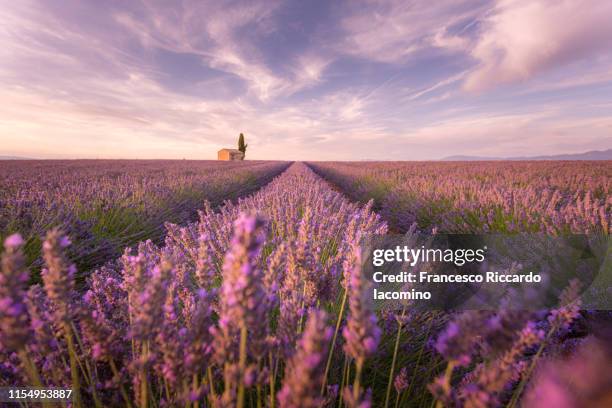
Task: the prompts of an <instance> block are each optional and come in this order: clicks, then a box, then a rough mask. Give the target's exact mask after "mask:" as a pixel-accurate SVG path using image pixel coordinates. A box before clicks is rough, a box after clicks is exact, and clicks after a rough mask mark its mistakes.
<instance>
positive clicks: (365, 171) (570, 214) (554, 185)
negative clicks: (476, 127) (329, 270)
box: [310, 161, 612, 234]
mask: <svg viewBox="0 0 612 408" xmlns="http://www.w3.org/2000/svg"><path fill="white" fill-rule="evenodd" d="M310 166H311V167H312V168H313V169H314V170H315V171H316V172H317V173H318V174H319V175H321V176H323V177H324V178H326V179H328V180H330V181H332V182H333V183H335V184H337V185H339V186H340V187H342V189H343V191H344V192H345V193H346V194H348V195H349V196H351V197H352V198H353V199H355V200H359V201H364V202H365V201H367V200H369V199H372V200H374V202H375V204H376V207H377V208H378V209H379V210H380V213H381V215H383V216H384V217H385V218H386V219H387V220H388V221H389V222H390V223H391V225H392V226H393V227H394V228H396V229H399V230H401V231H406V230H407V229H408V228H409V227H410V226H411V225H412V224H413V223H414V222H416V223H417V224H418V225H419V227H421V228H429V229H431V228H432V227H436V228H437V229H438V230H439V231H441V232H454V233H482V232H498V233H512V232H543V233H547V234H559V233H585V232H603V233H604V234H610V233H611V232H612V163H611V162H610V161H599V162H597V161H593V162H585V161H580V162H579V161H575V162H568V161H556V162H555V161H553V162H545V161H540V162H536V161H534V162H499V161H489V162H471V163H469V162H459V163H457V162H442V163H440V162H437V163H436V162H424V163H423V162H418V163H417V162H380V163H372V162H369V163H368V164H367V166H365V165H364V164H363V163H360V162H314V163H310Z"/></svg>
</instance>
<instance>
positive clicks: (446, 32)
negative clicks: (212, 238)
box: [0, 0, 612, 160]
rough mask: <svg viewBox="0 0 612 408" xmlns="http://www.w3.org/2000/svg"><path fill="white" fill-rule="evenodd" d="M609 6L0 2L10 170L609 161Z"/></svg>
mask: <svg viewBox="0 0 612 408" xmlns="http://www.w3.org/2000/svg"><path fill="white" fill-rule="evenodd" d="M610 21H612V1H600V0H582V1H580V0H530V1H507V0H499V1H480V0H469V1H468V0H466V1H461V0H453V1H447V0H436V1H432V0H414V1H397V0H391V1H375V0H347V1H331V0H322V1H318V0H308V1H303V0H302V1H276V0H251V1H221V0H214V1H198V0H185V1H163V0H161V1H151V0H140V1H127V0H112V1H103V0H90V1H75V0H41V1H31V0H19V1H14V0H0V155H14V156H26V157H35V158H138V159H148V158H156V159H163V158H166V159H182V158H186V159H215V158H216V151H217V150H218V149H220V148H223V147H232V148H233V147H235V146H236V143H237V138H238V134H239V133H240V132H243V133H244V134H245V136H246V141H247V143H248V144H249V147H248V150H247V158H250V159H288V160H434V159H439V158H442V157H445V156H449V155H477V156H501V157H508V156H531V155H545V154H561V153H573V152H583V151H587V150H603V149H607V148H612V24H610Z"/></svg>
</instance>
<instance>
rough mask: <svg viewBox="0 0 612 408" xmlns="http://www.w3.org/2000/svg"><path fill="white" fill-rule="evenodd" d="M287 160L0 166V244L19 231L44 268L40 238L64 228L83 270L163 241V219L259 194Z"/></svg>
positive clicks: (183, 218)
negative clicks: (126, 251) (141, 243)
mask: <svg viewBox="0 0 612 408" xmlns="http://www.w3.org/2000/svg"><path fill="white" fill-rule="evenodd" d="M287 165H288V164H287V163H281V162H231V163H224V162H213V161H118V160H116V161H108V160H78V161H18V162H17V161H3V162H2V161H0V238H3V237H7V236H8V235H10V234H12V233H14V232H20V233H21V234H22V236H23V237H24V239H25V240H26V247H25V251H26V255H27V262H28V264H32V263H33V264H34V266H35V267H38V266H39V265H40V263H41V259H40V258H39V253H40V245H41V237H42V236H43V235H44V234H45V232H46V231H48V230H50V229H52V228H54V227H58V226H61V227H62V228H63V229H64V231H65V232H66V233H68V234H70V236H71V237H72V239H73V241H74V242H75V245H74V246H73V247H72V248H71V256H72V258H73V259H74V260H75V261H76V262H77V264H78V265H79V267H80V268H81V269H89V268H90V267H92V266H95V265H99V264H100V263H101V262H103V261H105V260H107V259H108V257H111V256H118V255H120V253H121V252H120V251H121V249H122V248H123V247H125V246H126V245H131V244H135V243H137V242H138V241H140V240H143V239H149V238H151V239H154V240H155V241H156V242H159V241H160V240H161V239H162V237H163V232H164V227H163V224H164V222H165V221H170V222H174V223H185V222H187V221H192V220H194V219H195V218H196V217H197V210H198V209H199V208H200V207H201V205H202V202H203V201H204V200H209V201H210V202H211V203H213V205H217V204H220V203H221V202H222V201H223V200H225V199H232V198H236V197H237V196H240V195H245V194H247V193H250V192H252V191H254V190H255V189H257V188H259V187H260V186H261V185H263V184H265V183H266V182H268V181H269V180H271V179H272V177H274V176H275V175H277V174H279V173H280V172H281V171H282V170H284V169H285V168H286V167H287Z"/></svg>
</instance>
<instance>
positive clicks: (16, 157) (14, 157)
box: [0, 156, 33, 160]
mask: <svg viewBox="0 0 612 408" xmlns="http://www.w3.org/2000/svg"><path fill="white" fill-rule="evenodd" d="M0 160H33V159H31V158H29V157H19V156H0Z"/></svg>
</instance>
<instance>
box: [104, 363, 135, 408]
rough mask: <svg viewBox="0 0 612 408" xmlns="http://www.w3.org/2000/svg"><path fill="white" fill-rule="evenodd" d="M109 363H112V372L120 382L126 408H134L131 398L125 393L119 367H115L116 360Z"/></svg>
mask: <svg viewBox="0 0 612 408" xmlns="http://www.w3.org/2000/svg"><path fill="white" fill-rule="evenodd" d="M109 363H110V367H111V371H112V372H113V375H114V376H115V377H117V381H118V382H119V391H120V392H121V396H122V397H123V400H124V401H125V405H126V407H128V408H132V403H131V402H130V398H129V397H128V394H127V392H126V391H125V387H124V386H123V381H121V376H120V374H119V370H118V369H117V366H116V365H115V360H113V359H112V358H111V359H110V362H109Z"/></svg>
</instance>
